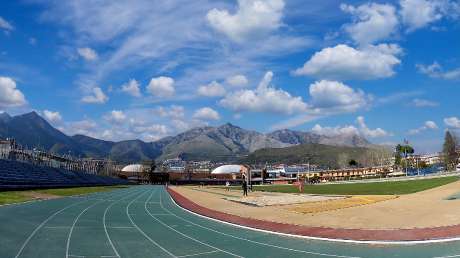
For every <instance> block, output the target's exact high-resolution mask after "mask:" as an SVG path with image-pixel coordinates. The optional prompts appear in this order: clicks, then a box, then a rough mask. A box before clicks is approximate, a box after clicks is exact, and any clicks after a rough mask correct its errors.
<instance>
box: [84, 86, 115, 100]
mask: <svg viewBox="0 0 460 258" xmlns="http://www.w3.org/2000/svg"><path fill="white" fill-rule="evenodd" d="M92 94H93V95H87V96H84V97H83V98H82V99H81V101H82V102H84V103H90V104H104V103H105V102H107V101H108V100H109V97H107V96H106V95H105V94H104V92H103V91H102V89H101V88H99V87H95V88H93V89H92Z"/></svg>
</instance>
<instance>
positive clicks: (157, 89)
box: [147, 76, 175, 97]
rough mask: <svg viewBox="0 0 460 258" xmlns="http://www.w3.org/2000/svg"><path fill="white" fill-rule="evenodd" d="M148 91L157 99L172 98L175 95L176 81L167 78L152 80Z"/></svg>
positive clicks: (161, 77)
mask: <svg viewBox="0 0 460 258" xmlns="http://www.w3.org/2000/svg"><path fill="white" fill-rule="evenodd" d="M147 91H148V92H149V93H150V94H152V95H154V96H157V97H171V96H173V95H174V93H175V88H174V79H173V78H170V77H165V76H160V77H156V78H152V79H151V80H150V83H149V85H148V86H147Z"/></svg>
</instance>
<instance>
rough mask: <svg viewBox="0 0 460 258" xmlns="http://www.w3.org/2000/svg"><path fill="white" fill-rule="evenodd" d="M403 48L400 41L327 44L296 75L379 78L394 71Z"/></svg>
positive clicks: (346, 78) (341, 78)
mask: <svg viewBox="0 0 460 258" xmlns="http://www.w3.org/2000/svg"><path fill="white" fill-rule="evenodd" d="M401 54H402V50H401V48H400V47H399V46H398V45H394V44H380V45H376V46H372V45H369V46H366V47H363V48H360V49H355V48H353V47H350V46H347V45H337V46H335V47H328V48H324V49H323V50H321V51H319V52H316V53H315V54H314V55H313V56H312V57H311V58H310V60H308V61H307V62H306V63H305V64H304V65H303V67H301V68H298V69H297V70H295V71H294V74H295V75H309V76H312V77H316V78H321V79H332V80H348V79H357V80H360V79H380V78H387V77H391V76H393V75H394V74H395V71H394V68H395V66H397V65H399V64H400V63H401V60H400V59H399V55H401Z"/></svg>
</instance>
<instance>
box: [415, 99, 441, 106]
mask: <svg viewBox="0 0 460 258" xmlns="http://www.w3.org/2000/svg"><path fill="white" fill-rule="evenodd" d="M412 105H413V106H414V107H437V106H439V103H438V102H435V101H431V100H426V99H413V100H412Z"/></svg>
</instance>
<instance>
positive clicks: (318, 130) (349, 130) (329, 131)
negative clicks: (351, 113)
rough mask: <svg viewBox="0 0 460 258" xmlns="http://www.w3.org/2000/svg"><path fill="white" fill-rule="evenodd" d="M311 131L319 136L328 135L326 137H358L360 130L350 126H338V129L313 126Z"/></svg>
mask: <svg viewBox="0 0 460 258" xmlns="http://www.w3.org/2000/svg"><path fill="white" fill-rule="evenodd" d="M311 131H312V132H313V133H315V134H319V135H326V136H338V135H357V134H359V131H358V128H356V127H354V126H352V125H348V126H343V127H341V126H336V127H328V126H325V127H323V126H321V125H319V124H316V125H315V126H313V128H312V129H311Z"/></svg>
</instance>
